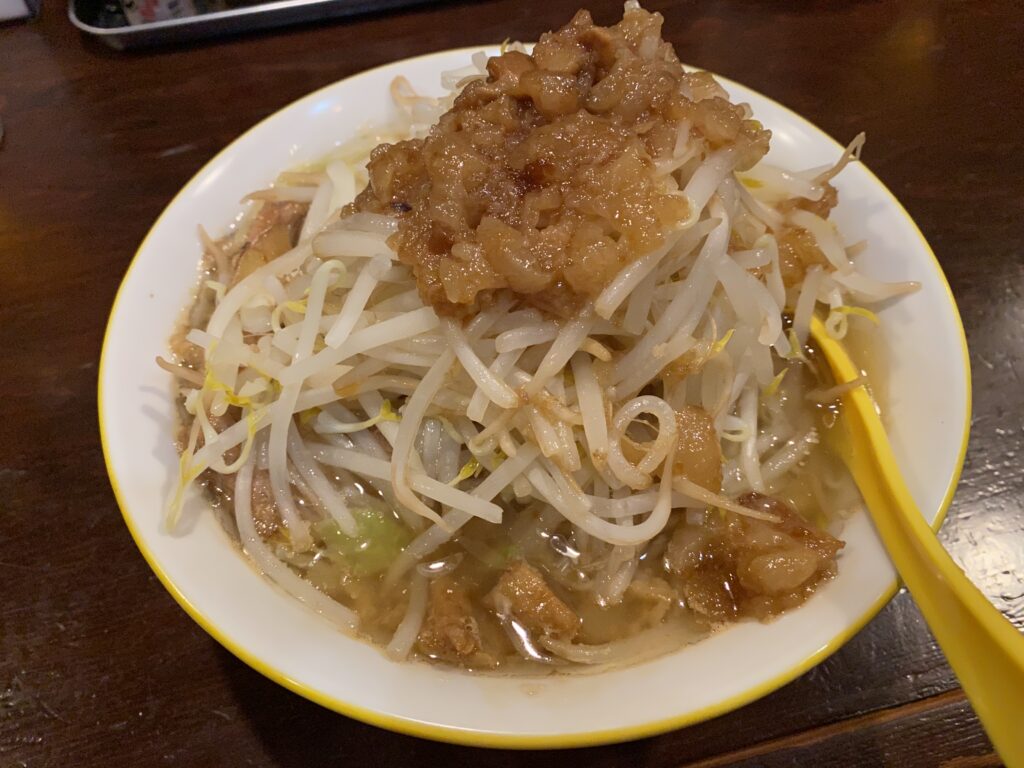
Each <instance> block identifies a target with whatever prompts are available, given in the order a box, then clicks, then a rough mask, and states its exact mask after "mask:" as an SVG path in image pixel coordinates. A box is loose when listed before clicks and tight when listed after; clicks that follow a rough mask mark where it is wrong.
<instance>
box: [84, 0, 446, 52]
mask: <svg viewBox="0 0 1024 768" xmlns="http://www.w3.org/2000/svg"><path fill="white" fill-rule="evenodd" d="M429 2H437V0H274V1H273V2H267V3H260V4H257V5H250V6H246V7H243V8H233V9H231V10H227V11H217V12H214V13H203V14H199V15H196V16H188V17H186V18H182V19H171V20H168V21H156V22H152V23H149V24H136V25H129V24H127V23H126V22H125V21H124V19H120V22H121V23H118V21H119V20H118V17H117V16H116V15H115V14H113V13H112V12H111V10H110V7H109V4H108V2H104V0H69V2H68V18H69V19H70V20H71V23H72V24H74V25H75V26H76V27H78V28H79V29H80V30H82V31H83V32H85V33H86V34H88V35H91V36H93V37H96V38H99V39H100V40H102V41H103V42H104V43H106V44H107V45H109V46H111V47H112V48H116V49H118V50H125V49H128V48H143V47H147V46H154V45H166V44H174V43H182V42H188V41H191V40H200V39H203V38H209V37H216V36H219V35H232V34H238V33H240V32H248V31H250V30H255V29H267V28H269V27H281V26H285V25H287V24H298V23H300V22H309V21H322V20H324V19H335V18H340V17H344V16H354V15H356V14H361V13H374V12H379V11H387V10H391V9H394V8H403V7H407V6H411V5H421V4H425V3H429Z"/></svg>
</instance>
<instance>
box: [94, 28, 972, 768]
mask: <svg viewBox="0 0 1024 768" xmlns="http://www.w3.org/2000/svg"><path fill="white" fill-rule="evenodd" d="M491 47H493V46H486V45H481V46H467V47H464V48H452V49H448V50H443V51H435V52H433V53H428V54H424V55H421V56H414V57H410V58H408V59H405V60H404V61H405V62H407V63H409V64H411V65H412V64H418V63H421V62H424V61H427V60H429V59H432V58H436V57H440V56H447V55H450V54H453V53H466V54H468V55H471V54H473V53H475V52H477V51H481V50H487V49H489V48H491ZM395 63H397V62H388V63H386V64H382V65H379V66H377V67H373V68H371V69H368V70H363V71H361V72H356V73H353V74H352V75H349V76H348V77H344V78H342V79H341V80H337V81H335V82H333V83H330V84H329V85H325V86H323V87H322V88H318V89H317V90H315V91H313V92H311V93H309V94H306V95H305V96H302V97H300V98H298V99H296V100H295V101H292V102H291V103H289V104H286V105H285V106H283V107H281V108H280V109H278V110H276V111H274V112H273V113H272V114H270V115H268V116H267V117H265V118H263V119H262V120H260V121H259V122H258V123H256V124H254V125H253V126H252V127H251V128H249V129H248V130H247V131H245V132H244V133H242V134H240V135H239V136H238V137H237V138H235V139H234V140H232V142H231V143H230V144H228V145H227V146H226V147H224V148H223V149H221V150H220V151H219V152H218V153H217V154H215V155H214V156H213V157H212V158H210V159H209V160H208V161H207V162H206V163H204V164H203V166H202V168H200V169H199V170H198V171H197V172H196V173H195V174H193V176H192V178H191V179H189V181H187V182H186V183H185V184H183V185H182V187H181V189H180V190H178V192H177V193H176V194H175V196H174V197H173V198H172V199H171V201H170V202H169V203H168V204H167V205H166V206H165V207H164V210H163V211H162V212H161V214H160V216H158V217H157V219H156V221H154V222H153V225H152V226H151V227H150V229H149V232H147V233H146V236H145V237H144V238H143V240H142V242H141V243H140V244H139V247H138V249H137V250H136V252H135V255H134V256H133V257H132V260H131V262H130V263H129V264H128V269H127V270H125V275H124V277H123V278H122V280H121V284H120V286H119V287H118V290H117V294H116V295H115V297H114V302H113V304H112V305H111V309H110V315H109V316H108V320H107V326H106V330H105V331H104V335H103V346H102V350H101V352H100V364H99V371H98V383H97V402H98V411H99V427H100V443H101V446H102V449H103V461H104V464H105V465H106V468H107V475H108V477H109V478H110V485H111V488H112V489H113V491H114V497H115V499H116V500H117V504H118V507H119V508H120V510H121V516H122V517H123V518H124V521H125V525H127V527H128V530H129V532H130V533H131V536H132V539H134V541H135V545H136V547H138V549H139V551H140V552H141V553H142V556H143V558H145V560H146V562H147V563H148V564H149V567H150V568H151V569H152V571H153V572H154V573H155V574H156V576H157V578H158V579H159V580H160V583H161V584H163V585H164V588H165V589H166V590H167V591H168V592H169V593H170V594H171V597H173V598H174V600H175V601H176V602H177V603H178V605H180V606H181V607H182V608H183V609H184V610H185V612H186V613H187V614H188V615H189V616H191V617H192V619H193V620H194V621H195V622H196V623H197V624H198V625H199V626H200V627H202V628H203V630H205V631H206V632H207V634H209V635H210V636H211V637H213V638H214V639H215V640H216V641H217V642H218V643H220V644H221V645H222V646H223V647H224V648H226V649H227V650H228V651H230V652H231V653H232V654H234V655H235V656H236V657H238V658H239V659H240V660H241V661H243V662H244V663H245V664H247V665H248V666H250V667H252V668H253V669H254V670H256V671H257V672H259V673H260V674H262V675H264V676H265V677H267V678H269V679H270V680H273V681H274V682H276V683H278V684H279V685H282V686H284V687H285V688H287V689H288V690H290V691H293V692H294V693H297V694H299V695H300V696H302V697H304V698H306V699H309V700H310V701H313V702H316V703H317V704H320V705H321V706H323V707H326V708H327V709H331V710H333V711H335V712H337V713H339V714H342V715H345V716H347V717H351V718H353V719H355V720H359V721H361V722H364V723H368V724H370V725H375V726H377V727H379V728H384V729H386V730H389V731H394V732H396V733H402V734H406V735H409V736H418V737H420V738H424V739H431V740H434V741H441V742H447V743H451V744H459V745H464V746H473V747H490V748H504V749H565V748H571V747H591V746H598V745H601V744H612V743H617V742H624V741H633V740H636V739H641V738H645V737H648V736H656V735H658V734H662V733H666V732H668V731H672V730H676V729H678V728H683V727H685V726H688V725H695V724H696V723H700V722H703V721H705V720H710V719H711V718H713V717H717V716H719V715H723V714H725V713H727V712H731V711H733V710H735V709H738V708H739V707H741V706H743V705H745V704H749V703H750V702H752V701H755V700H757V699H760V698H762V697H763V696H767V695H768V694H769V693H772V692H773V691H776V690H778V689H779V688H781V687H782V686H784V685H785V684H786V683H789V682H791V681H792V680H794V679H796V678H797V677H799V676H800V675H802V674H803V673H804V672H806V671H808V670H809V669H811V668H812V667H814V666H816V665H818V664H820V663H821V662H822V661H824V660H825V659H826V658H828V657H829V656H831V655H832V654H833V653H835V652H836V651H837V650H839V649H840V648H841V647H842V646H843V645H845V644H846V643H847V642H848V641H849V639H850V638H851V637H853V636H854V635H855V634H856V633H857V632H859V631H860V630H861V629H862V628H863V627H864V626H865V625H866V624H867V623H868V622H869V621H870V620H871V619H872V618H874V616H876V615H877V614H878V612H879V611H881V610H882V608H883V607H884V606H885V605H886V603H888V602H889V601H890V600H891V599H892V598H893V597H894V596H895V594H896V591H897V588H898V582H897V581H895V580H894V581H893V582H892V584H891V585H890V586H889V588H888V589H886V591H885V592H884V593H883V594H882V595H881V596H880V597H879V598H878V600H876V601H875V602H874V603H873V604H872V605H871V606H870V607H869V608H868V609H867V610H866V611H865V612H864V613H863V614H862V615H861V616H859V617H858V618H857V619H856V620H855V621H853V622H852V623H851V624H850V626H848V627H847V628H846V629H845V630H844V631H842V632H840V633H839V634H838V635H836V636H835V637H833V638H832V640H831V641H830V642H828V643H827V644H825V645H824V646H822V647H821V648H819V649H818V650H816V651H815V652H814V653H811V654H809V655H808V656H807V657H806V658H804V659H802V660H801V661H800V662H799V663H797V664H795V665H793V666H792V667H790V668H789V669H787V670H785V671H784V672H780V673H779V674H778V675H776V676H775V677H773V678H772V679H770V680H766V681H764V682H762V683H760V684H758V685H756V686H753V687H751V688H749V689H747V690H745V691H743V692H742V693H739V694H736V695H735V696H730V697H729V698H726V699H723V700H722V701H719V702H716V703H715V704H713V705H711V706H708V707H704V708H701V709H698V710H694V711H691V712H687V713H685V714H682V715H676V716H672V717H667V718H662V719H659V720H653V721H651V722H648V723H642V724H640V725H633V726H627V727H623V728H607V729H603V730H598V731H588V732H581V733H572V734H551V735H543V736H540V735H522V734H510V733H502V732H494V731H479V730H469V729H463V728H453V727H450V726H444V725H438V724H434V723H424V722H421V721H418V720H413V719H407V718H403V717H395V716H393V715H388V714H384V713H381V712H378V711H376V710H372V709H368V708H365V707H360V706H357V705H354V704H351V703H349V702H346V701H343V700H341V699H338V698H335V697H333V696H328V695H326V694H324V693H322V692H320V691H318V690H316V689H315V688H311V687H309V686H307V685H305V684H303V683H300V682H299V681H297V680H293V679H292V678H290V677H288V676H287V675H286V674H284V673H283V672H281V671H280V670H279V669H277V668H276V667H274V666H273V665H271V664H269V663H267V662H266V661H264V660H263V659H260V658H257V657H256V656H255V655H253V654H251V653H249V652H248V651H247V650H246V649H245V648H243V647H242V646H240V645H238V644H236V643H234V642H232V641H231V640H230V639H229V638H228V637H227V636H226V635H225V634H224V633H223V632H222V631H221V630H220V628H219V627H218V626H217V625H216V624H215V623H214V622H213V620H211V619H210V618H209V617H208V616H206V615H205V614H203V613H202V612H201V611H199V609H198V608H196V607H195V606H194V605H193V604H192V603H191V602H189V600H188V599H187V598H186V597H185V596H184V595H183V594H182V593H181V592H180V591H179V590H178V588H177V587H176V586H175V584H174V583H173V582H172V581H171V579H170V578H169V577H168V575H167V574H166V572H164V570H163V569H162V568H161V567H160V565H159V563H158V562H157V561H156V558H155V556H154V555H153V553H152V552H151V551H150V549H149V548H148V547H147V546H146V544H145V542H144V541H143V539H142V537H141V535H140V534H139V532H138V530H137V528H136V526H135V524H134V523H133V521H132V517H131V515H130V514H129V513H128V507H127V504H126V502H125V500H124V496H123V494H122V492H121V489H120V486H119V484H118V481H117V477H116V475H115V473H114V469H113V466H112V464H111V461H110V450H109V447H108V444H107V432H106V421H107V420H106V417H105V415H104V411H103V404H104V397H103V379H104V364H105V361H106V358H107V348H108V341H109V337H110V326H111V322H112V320H113V318H114V316H115V315H116V313H117V308H118V304H119V302H120V300H121V298H122V291H123V290H124V287H125V284H126V283H127V282H128V278H129V276H130V275H131V271H132V269H134V268H135V265H136V263H137V261H138V258H139V254H140V253H142V251H143V250H144V249H145V247H146V243H147V241H148V240H149V237H150V235H151V234H152V233H153V230H154V229H156V227H157V226H158V225H159V223H160V221H161V219H162V218H163V217H164V216H165V215H166V214H167V211H168V210H170V209H171V208H172V207H173V206H174V205H175V204H176V203H177V202H178V199H179V198H180V197H181V195H182V193H183V192H184V190H185V189H186V188H187V187H188V186H189V185H190V184H191V183H192V181H193V180H194V179H195V178H196V177H197V176H200V175H201V174H203V173H204V172H205V171H206V169H207V168H208V167H209V166H211V165H213V164H214V163H215V162H217V161H218V160H219V159H220V158H221V156H222V155H224V154H225V153H227V152H228V151H230V150H231V148H232V147H234V145H235V144H236V143H237V142H239V141H240V140H241V139H242V138H243V137H244V136H246V135H248V134H249V133H252V132H253V131H255V130H256V129H257V128H258V127H259V126H260V125H262V124H263V123H265V122H267V121H268V120H271V119H272V118H274V117H276V116H277V114H278V113H279V112H281V111H283V110H285V109H288V108H290V107H292V106H295V105H296V104H298V103H300V102H303V101H307V100H313V99H316V98H318V97H319V96H320V95H322V94H324V93H326V92H327V91H329V90H331V89H333V88H335V87H336V86H337V85H338V84H339V83H342V82H344V81H345V80H348V79H350V78H352V77H358V76H362V75H366V74H368V73H370V72H374V71H376V70H380V69H384V68H386V67H390V66H392V65H393V64H395ZM687 68H688V69H689V68H690V67H689V66H687ZM712 74H714V73H712ZM714 77H715V79H716V80H718V81H719V82H721V83H725V84H727V85H736V86H739V87H741V88H744V89H746V90H748V91H751V92H753V93H755V94H757V95H758V96H759V97H761V98H763V99H764V100H765V101H767V102H770V103H771V104H773V105H774V106H776V107H778V108H779V109H781V110H782V111H783V112H784V113H786V114H788V115H790V116H792V117H793V118H794V119H796V120H797V121H798V122H803V123H805V124H807V125H809V126H810V127H811V128H813V129H814V130H815V131H817V132H818V133H820V134H821V135H822V136H823V137H824V138H825V139H826V140H828V141H830V142H832V144H834V145H835V147H836V150H837V152H840V153H841V152H842V151H843V150H844V147H843V145H841V144H840V143H839V142H837V141H836V140H835V139H833V138H832V137H831V136H829V135H828V134H827V133H826V132H825V131H823V130H822V129H821V128H819V127H818V126H817V125H815V124H814V123H812V122H811V121H810V120H807V119H806V118H804V117H802V116H801V115H799V114H797V113H796V112H794V111H793V110H791V109H789V108H788V107H786V106H784V105H782V104H779V103H778V102H777V101H775V100H774V99H771V98H769V97H767V96H765V95H764V94H762V93H760V92H759V91H755V90H754V89H752V88H749V87H747V86H745V85H741V84H740V83H736V82H735V81H733V80H730V79H729V78H726V77H721V76H719V75H714ZM860 165H861V167H863V169H864V170H865V172H867V174H868V177H869V179H870V180H871V181H873V182H874V183H875V184H876V185H877V186H878V188H879V189H881V190H882V192H883V193H884V194H885V195H886V196H888V198H889V200H890V203H891V204H892V206H893V207H894V209H895V210H896V211H897V212H899V213H900V214H901V215H902V216H904V217H905V218H906V220H907V223H908V224H910V226H911V228H912V230H913V231H914V233H915V234H916V235H917V236H918V238H919V239H920V241H921V246H922V247H923V248H924V251H925V252H926V253H927V254H928V256H929V257H930V258H931V260H932V264H933V266H934V267H935V269H936V271H937V272H938V274H939V277H940V278H941V280H942V285H943V286H944V287H945V292H946V297H947V298H948V300H949V304H950V306H951V307H952V308H953V313H954V315H955V316H956V321H957V328H958V329H959V341H960V351H961V355H962V358H963V366H964V376H965V388H964V392H965V398H966V401H967V402H966V403H965V408H964V411H965V414H966V417H965V421H964V427H963V437H962V440H961V445H960V450H959V453H958V456H957V460H956V465H955V469H954V472H953V476H952V477H951V478H950V482H949V486H948V487H947V488H946V493H945V495H944V496H943V500H942V504H941V505H940V507H939V511H938V514H937V515H936V517H935V520H934V521H933V522H932V524H931V526H932V529H933V530H935V531H938V529H939V527H940V526H941V525H942V522H943V520H945V518H946V513H947V512H948V511H949V506H950V504H951V503H952V501H953V495H954V493H955V492H956V488H957V485H958V483H959V480H960V474H961V472H962V470H963V464H964V459H965V457H966V455H967V443H968V438H969V436H970V426H971V405H972V396H971V363H970V356H969V353H968V350H967V335H966V333H965V331H964V326H963V320H962V319H961V317H960V310H959V307H958V306H957V303H956V299H955V298H954V296H953V291H952V289H951V288H950V286H949V281H948V280H947V279H946V275H945V273H944V272H943V270H942V265H941V264H940V263H939V260H938V258H937V257H936V256H935V253H934V251H932V249H931V246H930V245H928V241H927V240H926V239H925V237H924V235H923V234H922V233H921V230H920V228H919V227H918V226H917V224H916V222H915V221H914V220H913V218H911V216H910V214H909V213H907V210H906V209H905V208H904V207H903V205H902V204H901V203H900V201H899V200H898V199H897V198H896V196H895V195H894V194H893V193H892V192H891V191H890V190H889V188H888V187H887V186H886V185H885V184H884V183H882V181H881V179H879V178H878V177H877V176H876V175H875V174H874V172H872V171H871V169H870V168H868V167H867V165H865V164H863V163H860Z"/></svg>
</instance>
